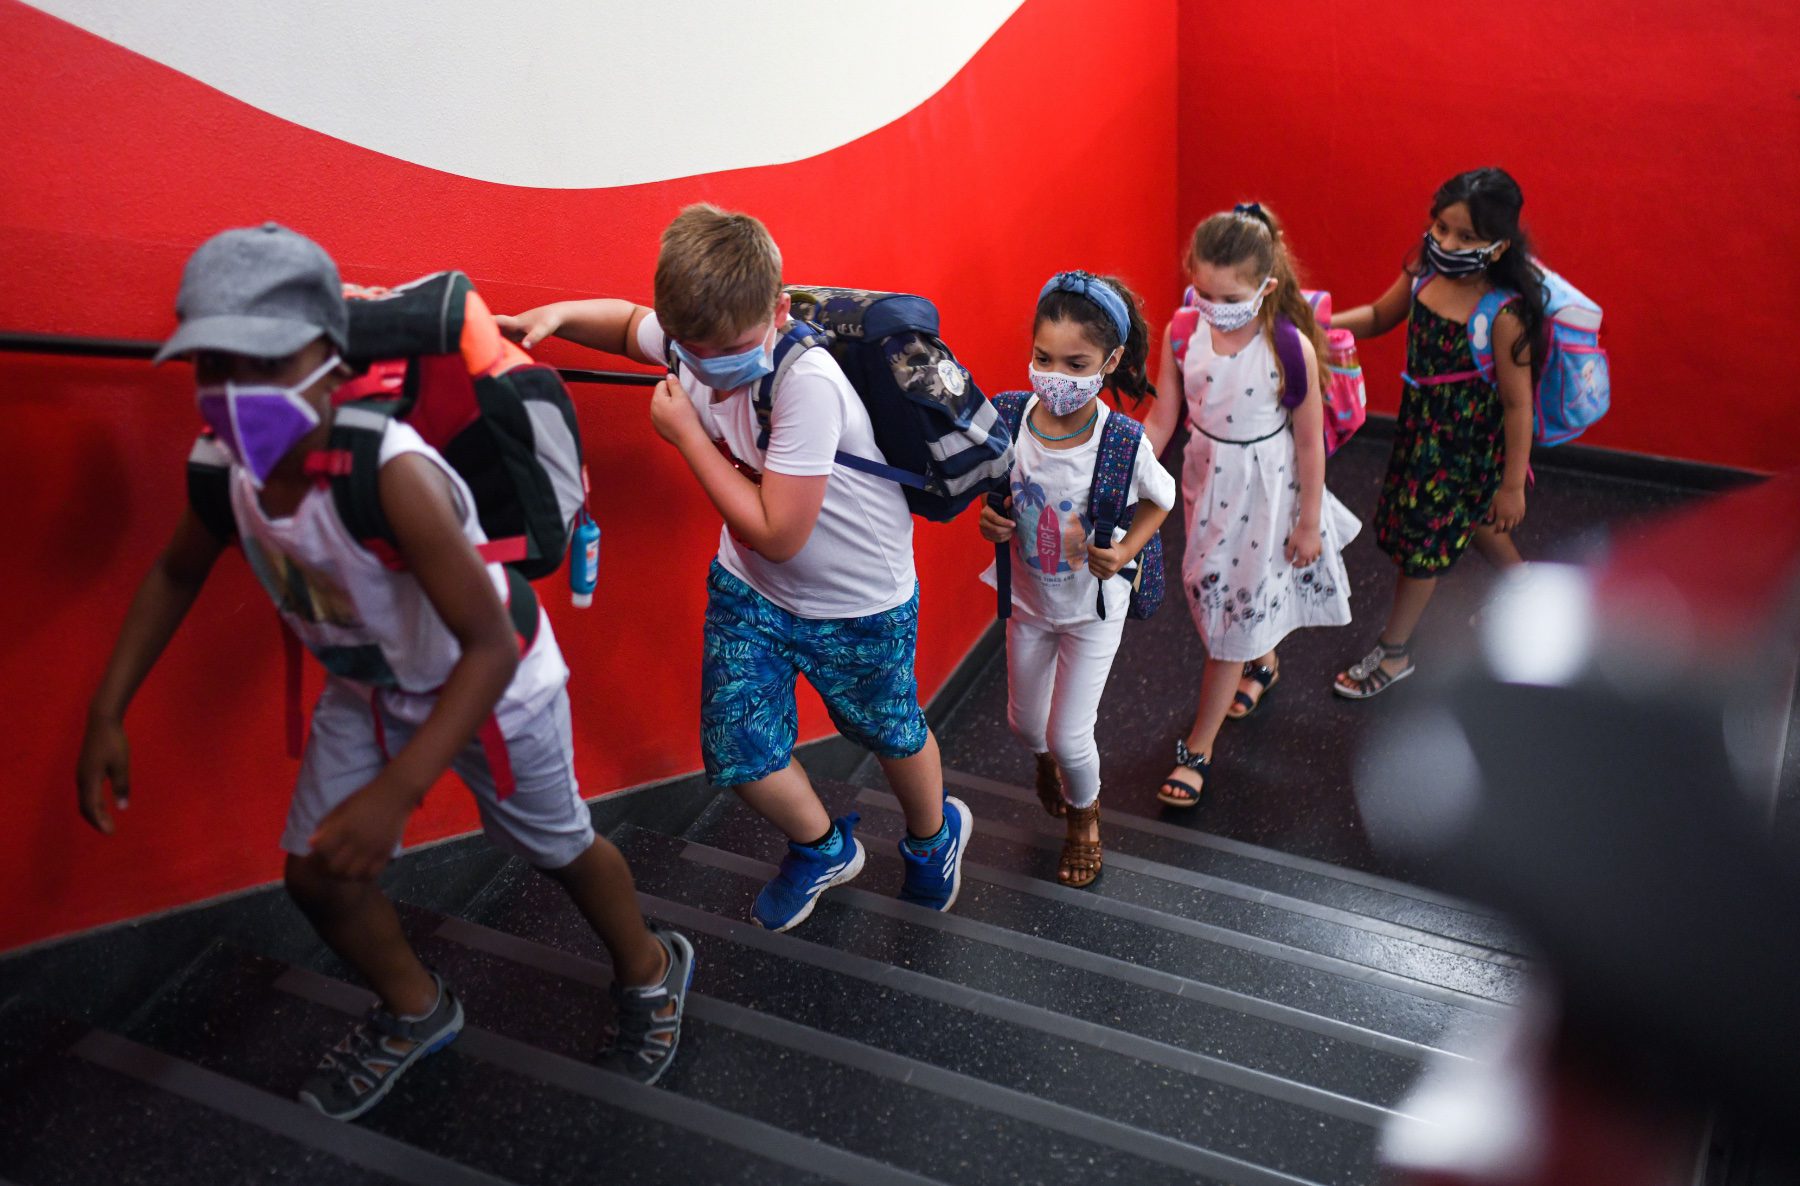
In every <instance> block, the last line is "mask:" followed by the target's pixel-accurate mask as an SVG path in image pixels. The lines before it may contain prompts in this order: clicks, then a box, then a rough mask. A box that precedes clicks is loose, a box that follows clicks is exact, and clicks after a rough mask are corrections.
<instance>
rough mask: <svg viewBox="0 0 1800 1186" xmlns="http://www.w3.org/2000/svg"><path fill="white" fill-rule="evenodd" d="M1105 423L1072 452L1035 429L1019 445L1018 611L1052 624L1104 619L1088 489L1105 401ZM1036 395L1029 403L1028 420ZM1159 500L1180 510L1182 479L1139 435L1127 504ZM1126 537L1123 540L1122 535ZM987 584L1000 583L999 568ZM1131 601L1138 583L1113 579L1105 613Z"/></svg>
mask: <svg viewBox="0 0 1800 1186" xmlns="http://www.w3.org/2000/svg"><path fill="white" fill-rule="evenodd" d="M1098 402H1099V406H1100V419H1099V421H1098V422H1097V423H1096V424H1095V425H1094V432H1093V435H1092V436H1090V437H1088V439H1087V440H1085V441H1083V442H1082V443H1081V444H1079V445H1077V446H1075V447H1074V448H1073V449H1053V448H1051V447H1050V446H1048V445H1046V444H1044V443H1043V442H1042V441H1040V440H1038V438H1037V437H1036V436H1035V435H1034V434H1033V433H1032V431H1031V429H1030V427H1029V426H1027V427H1026V428H1024V430H1023V431H1021V432H1020V433H1019V439H1018V440H1017V441H1015V442H1013V471H1012V498H1013V518H1014V522H1015V524H1016V526H1015V527H1014V529H1013V537H1012V601H1013V612H1015V613H1018V614H1023V615H1025V616H1027V617H1031V618H1036V619H1038V620H1039V621H1042V622H1047V623H1049V624H1050V625H1053V626H1073V625H1078V624H1079V623H1082V622H1092V621H1096V620H1098V618H1099V615H1098V614H1097V613H1096V612H1095V603H1096V601H1097V600H1098V599H1097V598H1096V597H1095V595H1094V584H1095V582H1096V581H1097V580H1098V579H1099V578H1097V577H1095V576H1094V574H1093V573H1092V572H1090V571H1088V566H1087V551H1088V538H1089V537H1090V536H1091V535H1092V534H1093V531H1094V520H1093V517H1092V516H1091V515H1089V514H1088V491H1089V490H1091V489H1092V488H1093V484H1094V462H1095V461H1096V460H1098V458H1099V456H1100V434H1101V432H1102V431H1103V430H1104V429H1105V428H1106V421H1107V418H1108V417H1109V416H1111V415H1112V409H1110V408H1108V407H1107V406H1106V403H1105V401H1098ZM1036 406H1037V398H1036V397H1035V396H1033V397H1032V398H1030V399H1028V400H1026V402H1025V416H1024V420H1023V421H1022V422H1023V423H1027V425H1028V422H1029V420H1030V417H1031V409H1032V408H1034V407H1036ZM1140 501H1145V502H1153V503H1155V504H1156V505H1157V506H1159V507H1161V508H1162V509H1163V510H1165V511H1166V510H1168V509H1170V508H1171V507H1173V506H1174V505H1175V479H1174V478H1173V477H1172V476H1170V474H1169V471H1168V470H1166V469H1164V468H1163V467H1162V463H1161V462H1160V461H1158V460H1157V459H1156V454H1155V453H1154V452H1152V451H1151V449H1150V440H1149V438H1148V437H1139V438H1138V450H1137V459H1136V461H1135V462H1134V464H1133V466H1132V481H1131V492H1130V493H1129V494H1128V495H1127V496H1126V499H1125V502H1126V504H1127V505H1131V504H1134V503H1137V502H1140ZM1115 538H1122V537H1115ZM981 579H982V580H984V581H986V582H987V583H988V584H989V585H993V584H995V583H996V581H995V576H994V566H993V565H992V564H990V565H988V568H987V571H986V572H984V573H982V574H981ZM1130 603H1131V586H1130V585H1129V584H1128V583H1127V582H1126V581H1125V580H1124V579H1123V578H1122V577H1113V578H1112V579H1111V580H1108V581H1107V582H1106V616H1107V618H1108V620H1112V619H1116V618H1121V617H1123V616H1124V614H1125V611H1126V609H1127V608H1128V607H1129V605H1130Z"/></svg>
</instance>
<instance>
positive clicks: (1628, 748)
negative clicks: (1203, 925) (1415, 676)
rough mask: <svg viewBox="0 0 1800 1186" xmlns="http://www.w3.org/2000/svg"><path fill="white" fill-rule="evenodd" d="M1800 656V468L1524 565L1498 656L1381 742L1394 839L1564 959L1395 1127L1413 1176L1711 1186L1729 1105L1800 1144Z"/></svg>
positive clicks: (1371, 762) (1379, 831) (1377, 821)
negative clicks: (1635, 531)
mask: <svg viewBox="0 0 1800 1186" xmlns="http://www.w3.org/2000/svg"><path fill="white" fill-rule="evenodd" d="M1797 662H1800V472H1797V473H1792V474H1789V475H1786V476H1784V477H1781V478H1777V479H1774V480H1771V481H1769V482H1766V483H1764V484H1762V485H1760V486H1756V487H1753V488H1750V489H1747V490H1744V491H1741V492H1738V493H1735V494H1731V495H1727V496H1724V497H1721V498H1717V499H1713V500H1711V501H1708V502H1706V503H1704V504H1702V505H1700V506H1698V507H1696V508H1694V509H1692V510H1689V511H1686V512H1684V513H1681V514H1679V515H1676V516H1673V517H1671V518H1669V519H1668V520H1666V521H1664V522H1662V523H1659V524H1656V525H1655V526H1653V527H1652V528H1651V529H1650V530H1648V531H1646V532H1644V533H1642V534H1641V535H1640V536H1639V537H1638V538H1635V539H1633V540H1632V541H1631V542H1630V543H1629V544H1626V545H1622V546H1620V547H1618V548H1617V549H1615V550H1614V552H1613V553H1612V554H1611V555H1610V556H1609V557H1607V558H1606V559H1605V560H1604V561H1603V562H1601V563H1600V564H1598V565H1597V566H1595V567H1592V568H1574V567H1565V566H1558V565H1548V564H1534V565H1530V566H1527V567H1526V568H1525V569H1523V570H1521V571H1520V572H1518V573H1516V574H1514V576H1513V577H1512V579H1510V580H1509V581H1508V582H1507V583H1506V586H1505V587H1504V588H1503V589H1502V590H1501V591H1500V593H1499V595H1498V596H1497V598H1496V599H1495V601H1494V603H1493V605H1492V607H1491V609H1490V610H1489V612H1488V613H1487V614H1486V615H1485V616H1484V619H1483V622H1482V630H1481V639H1480V652H1479V654H1478V655H1477V656H1475V657H1474V659H1473V660H1472V661H1471V662H1470V663H1468V664H1466V665H1465V666H1464V668H1463V669H1462V670H1461V671H1460V672H1458V673H1457V674H1455V675H1453V676H1451V677H1449V678H1448V679H1447V680H1446V681H1445V682H1443V683H1441V684H1440V685H1439V687H1438V688H1436V689H1435V690H1428V689H1425V688H1421V689H1420V693H1421V694H1419V695H1415V696H1414V697H1412V703H1411V704H1410V705H1409V706H1408V707H1407V708H1406V710H1405V711H1404V713H1403V714H1402V715H1401V717H1400V718H1399V719H1397V720H1396V721H1394V722H1393V723H1392V724H1391V725H1390V726H1389V727H1388V728H1386V729H1384V730H1382V731H1381V732H1380V733H1379V734H1378V735H1377V736H1376V737H1374V738H1372V739H1371V743H1370V746H1369V748H1368V751H1367V753H1366V754H1365V756H1364V760H1363V762H1362V766H1361V770H1360V772H1359V777H1358V798H1359V801H1360V803H1361V806H1362V810H1363V816H1364V820H1365V822H1366V824H1367V826H1368V829H1369V832H1370V835H1371V836H1372V838H1373V839H1374V841H1375V843H1376V844H1377V845H1378V846H1379V847H1381V848H1382V849H1384V850H1385V851H1387V852H1389V853H1391V854H1393V855H1396V856H1400V857H1404V858H1407V859H1411V860H1415V861H1418V860H1422V861H1428V862H1430V863H1431V864H1432V865H1433V866H1434V867H1436V868H1438V869H1440V870H1443V871H1444V877H1445V879H1446V880H1447V882H1448V888H1451V889H1454V890H1457V891H1459V892H1462V893H1464V894H1466V895H1468V896H1469V897H1471V898H1475V899H1477V900H1480V901H1484V902H1488V903H1491V904H1492V905H1494V906H1497V907H1499V908H1500V909H1501V910H1503V911H1504V912H1505V913H1506V914H1508V915H1509V916H1510V917H1511V918H1512V919H1513V920H1514V921H1515V922H1516V923H1517V924H1518V925H1520V926H1521V927H1522V928H1523V929H1524V930H1525V931H1526V933H1527V934H1529V935H1530V936H1531V938H1532V940H1533V941H1534V943H1535V944H1536V946H1537V948H1538V951H1539V953H1540V956H1539V960H1540V966H1539V967H1538V970H1537V978H1536V991H1535V995H1534V999H1532V1000H1531V1001H1529V1002H1528V1003H1527V1005H1526V1006H1525V1007H1524V1008H1522V1009H1521V1010H1520V1011H1519V1013H1518V1014H1516V1015H1515V1016H1514V1018H1513V1019H1512V1023H1511V1029H1510V1030H1509V1031H1508V1032H1506V1033H1503V1034H1490V1035H1487V1036H1486V1038H1485V1041H1486V1042H1487V1043H1488V1045H1489V1046H1490V1047H1491V1048H1490V1049H1487V1050H1471V1051H1469V1052H1468V1053H1470V1054H1471V1055H1473V1056H1474V1057H1475V1058H1476V1059H1477V1060H1478V1061H1476V1062H1474V1063H1469V1062H1464V1061H1462V1060H1454V1061H1446V1062H1445V1063H1444V1064H1442V1065H1439V1066H1436V1067H1434V1068H1433V1069H1432V1070H1431V1071H1430V1072H1429V1073H1428V1074H1427V1076H1426V1078H1425V1080H1424V1081H1423V1082H1422V1083H1421V1085H1420V1087H1419V1089H1418V1091H1417V1092H1416V1094H1415V1096H1414V1098H1413V1099H1412V1100H1410V1101H1409V1102H1408V1104H1407V1105H1406V1106H1405V1107H1404V1108H1403V1111H1405V1112H1406V1113H1408V1114H1409V1115H1410V1116H1413V1117H1416V1118H1417V1119H1416V1120H1403V1121H1400V1122H1397V1123H1396V1124H1395V1125H1394V1126H1393V1127H1392V1128H1391V1129H1390V1131H1389V1133H1388V1134H1387V1139H1386V1140H1385V1142H1384V1151H1385V1153H1386V1155H1387V1159H1388V1162H1389V1164H1390V1166H1392V1167H1393V1168H1394V1169H1396V1170H1398V1171H1400V1172H1401V1178H1402V1180H1403V1181H1407V1182H1410V1183H1429V1184H1431V1186H1439V1184H1451V1183H1455V1184H1467V1186H1474V1184H1477V1183H1479V1184H1483V1186H1485V1184H1490V1183H1492V1184H1500V1183H1505V1184H1514V1183H1518V1184H1526V1183H1529V1184H1531V1186H1540V1184H1542V1186H1549V1184H1551V1183H1555V1184H1558V1186H1562V1184H1570V1186H1574V1184H1580V1186H1612V1184H1614V1183H1617V1184H1618V1186H1663V1184H1665V1183H1671V1184H1672V1183H1689V1182H1699V1181H1702V1180H1704V1175H1705V1173H1706V1167H1705V1165H1704V1156H1703V1150H1702V1148H1701V1145H1702V1137H1703V1134H1704V1133H1706V1132H1707V1131H1708V1117H1709V1116H1711V1115H1713V1114H1714V1110H1715V1109H1717V1110H1718V1111H1719V1112H1720V1113H1721V1114H1723V1115H1725V1116H1728V1117H1730V1118H1731V1119H1732V1121H1733V1123H1734V1124H1741V1123H1745V1122H1749V1123H1752V1124H1754V1125H1757V1126H1760V1127H1761V1129H1762V1130H1763V1131H1764V1132H1765V1133H1766V1134H1773V1135H1776V1136H1779V1137H1780V1138H1781V1139H1782V1140H1783V1141H1785V1142H1787V1143H1790V1144H1791V1143H1794V1142H1795V1141H1796V1137H1795V1135H1794V1134H1800V1065H1797V1064H1800V853H1794V852H1786V853H1784V852H1781V851H1779V850H1778V848H1777V846H1776V845H1775V843H1774V841H1773V839H1772V836H1771V832H1770V821H1771V819H1772V817H1773V814H1774V810H1775V807H1776V803H1777V798H1778V793H1779V782H1780V777H1781V766H1782V759H1783V751H1784V748H1785V746H1786V741H1787V728H1788V722H1789V720H1790V717H1791V715H1792V712H1793V707H1794V689H1795V671H1796V664H1797ZM1777 1180H1778V1179H1777V1178H1774V1177H1767V1178H1733V1181H1734V1182H1736V1181H1744V1182H1751V1181H1754V1182H1757V1183H1758V1184H1759V1186H1761V1184H1762V1183H1773V1182H1775V1181H1777Z"/></svg>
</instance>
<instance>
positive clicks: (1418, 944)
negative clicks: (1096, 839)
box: [695, 792, 1524, 1003]
mask: <svg viewBox="0 0 1800 1186" xmlns="http://www.w3.org/2000/svg"><path fill="white" fill-rule="evenodd" d="M857 802H858V805H859V806H860V807H861V808H862V811H863V822H862V826H861V828H860V829H859V833H860V834H862V835H865V836H867V837H870V838H872V839H873V840H874V841H875V843H876V844H878V845H881V846H883V847H886V848H891V847H892V846H893V844H894V843H895V842H897V841H898V840H899V838H900V836H901V835H902V833H903V831H904V827H905V824H904V820H903V817H902V816H901V815H900V814H899V813H898V811H897V810H889V809H887V808H886V807H882V806H877V805H876V804H874V803H871V802H869V801H868V798H867V792H865V793H864V794H863V795H859V796H858V800H857ZM889 802H890V803H891V802H892V800H891V799H890V800H889ZM1046 823H1053V821H1050V820H1049V819H1048V817H1046ZM1104 827H1105V823H1104V820H1103V822H1102V828H1103V829H1104ZM702 838H703V837H700V836H696V837H695V839H702ZM1102 838H1103V840H1104V839H1105V835H1104V832H1103V837H1102ZM1061 845H1062V830H1061V828H1060V826H1057V827H1056V830H1055V832H1054V834H1052V833H1051V832H1049V831H1047V830H1041V829H1035V828H1022V827H1016V826H1014V825H1010V824H1006V823H997V822H992V821H988V820H984V819H982V818H981V817H979V816H978V817H976V821H975V837H974V840H973V841H972V842H971V844H970V850H969V856H968V860H969V861H970V862H971V863H973V864H975V865H979V866H985V867H988V868H997V869H999V870H1004V871H1010V872H1012V873H1015V874H1017V875H1020V876H1023V877H1027V878H1032V879H1035V880H1037V881H1039V882H1042V883H1044V884H1046V885H1049V886H1052V887H1054V888H1055V889H1057V890H1062V889H1063V888H1064V887H1061V886H1059V885H1057V884H1056V862H1057V854H1058V853H1059V851H1060V850H1061ZM1059 896H1061V897H1062V898H1063V899H1064V900H1065V901H1069V902H1076V901H1081V902H1087V901H1090V900H1091V901H1092V902H1093V903H1095V904H1099V903H1104V902H1119V903H1124V904H1128V905H1133V906H1139V907H1143V908H1145V909H1147V910H1150V911H1155V912H1159V913H1162V914H1167V915H1170V916H1172V917H1176V918H1184V919H1187V920H1189V921H1191V922H1198V923H1204V924H1207V925H1209V926H1214V927H1219V928H1223V929H1224V930H1226V931H1229V932H1236V933H1238V934H1241V935H1243V936H1245V937H1246V938H1253V939H1260V940H1266V941H1267V942H1268V943H1273V944H1279V945H1281V946H1283V947H1291V948H1293V949H1295V950H1297V951H1303V952H1311V953H1313V954H1316V955H1324V956H1329V957H1332V958H1333V959H1340V960H1343V961H1345V962H1346V963H1349V964H1354V965H1359V966H1362V967H1367V968H1371V969H1375V970H1378V971H1383V972H1389V973H1392V974H1394V975H1396V976H1400V977H1403V978H1405V979H1407V980H1413V981H1418V982H1420V983H1422V984H1426V985H1435V986H1437V987H1440V988H1449V989H1454V990H1455V991H1456V992H1458V993H1461V994H1466V995H1469V996H1474V997H1481V998H1484V999H1486V1000H1488V1001H1493V1002H1498V1003H1511V1002H1512V1001H1513V1000H1515V999H1516V998H1517V996H1518V994H1519V992H1520V989H1521V986H1522V983H1523V980H1522V978H1523V975H1524V973H1523V969H1522V968H1521V967H1520V966H1519V961H1517V960H1516V959H1515V958H1514V957H1505V956H1498V957H1496V956H1494V955H1493V954H1492V953H1486V952H1485V951H1483V952H1479V953H1478V952H1476V951H1475V950H1474V949H1471V948H1469V947H1467V945H1464V944H1460V943H1455V942H1454V941H1444V940H1441V939H1440V937H1438V936H1433V935H1430V934H1428V933H1424V932H1419V931H1416V930H1413V929H1411V928H1407V927H1401V926H1397V925H1395V924H1392V923H1386V922H1385V921H1383V920H1378V919H1376V920H1371V919H1365V918H1363V917H1362V916H1359V915H1356V914H1354V913H1352V912H1349V911H1343V910H1338V909H1335V908H1327V907H1320V906H1317V905H1316V904H1313V903H1304V902H1295V901H1290V900H1287V899H1282V898H1280V897H1278V896H1275V895H1270V894H1264V893H1260V892H1258V891H1249V892H1244V891H1243V890H1242V889H1241V887H1238V886H1235V885H1230V884H1225V885H1220V884H1217V879H1214V878H1206V877H1202V876H1201V875H1197V874H1193V873H1189V872H1187V871H1185V870H1181V869H1177V868H1171V867H1169V866H1165V865H1161V864H1159V863H1157V862H1153V861H1146V860H1144V859H1143V858H1139V857H1133V856H1131V855H1129V854H1120V853H1108V854H1107V856H1106V866H1105V869H1104V870H1103V872H1102V874H1101V876H1100V877H1099V878H1098V879H1097V880H1096V881H1095V882H1094V883H1093V884H1092V885H1091V886H1089V887H1087V888H1086V889H1085V890H1084V891H1083V892H1082V893H1080V894H1079V895H1069V894H1061V895H1059ZM1255 946H1258V947H1262V946H1265V945H1264V944H1256V945H1255ZM1500 961H1505V962H1500Z"/></svg>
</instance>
